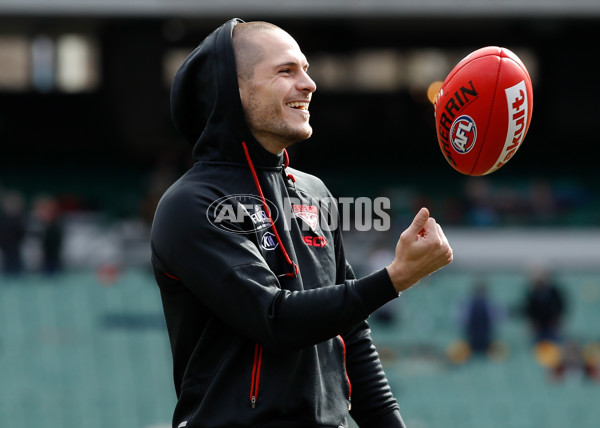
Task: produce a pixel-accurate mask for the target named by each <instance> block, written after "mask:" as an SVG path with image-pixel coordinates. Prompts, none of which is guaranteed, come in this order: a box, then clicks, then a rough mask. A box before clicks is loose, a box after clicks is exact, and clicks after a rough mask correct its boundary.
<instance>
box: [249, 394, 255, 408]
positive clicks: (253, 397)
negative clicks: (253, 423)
mask: <svg viewBox="0 0 600 428" xmlns="http://www.w3.org/2000/svg"><path fill="white" fill-rule="evenodd" d="M250 403H252V408H253V409H255V408H256V397H255V396H252V398H251V399H250Z"/></svg>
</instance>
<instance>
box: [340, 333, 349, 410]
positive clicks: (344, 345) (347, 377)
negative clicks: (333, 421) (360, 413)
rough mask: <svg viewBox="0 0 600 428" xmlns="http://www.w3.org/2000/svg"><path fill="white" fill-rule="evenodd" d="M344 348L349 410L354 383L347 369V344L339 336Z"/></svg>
mask: <svg viewBox="0 0 600 428" xmlns="http://www.w3.org/2000/svg"><path fill="white" fill-rule="evenodd" d="M338 337H339V338H340V342H342V347H343V348H344V374H345V375H346V381H347V382H348V410H351V409H352V383H351V382H350V376H348V370H347V369H346V342H344V338H343V337H342V336H341V335H339V334H338Z"/></svg>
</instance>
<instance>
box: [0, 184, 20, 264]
mask: <svg viewBox="0 0 600 428" xmlns="http://www.w3.org/2000/svg"><path fill="white" fill-rule="evenodd" d="M25 233H26V221H25V202H24V198H23V196H22V195H21V194H20V193H19V192H16V191H11V192H8V193H6V194H5V195H4V196H3V197H2V201H1V204H0V251H1V252H2V258H3V272H4V273H5V274H6V275H19V274H20V273H21V272H22V271H23V258H22V254H21V247H22V244H23V240H24V239H25Z"/></svg>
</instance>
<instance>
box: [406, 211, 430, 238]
mask: <svg viewBox="0 0 600 428" xmlns="http://www.w3.org/2000/svg"><path fill="white" fill-rule="evenodd" d="M427 220H429V210H428V209H427V208H425V207H423V208H421V209H420V210H419V212H418V213H417V215H416V216H415V218H414V219H413V221H412V223H411V225H410V229H411V231H412V232H413V233H415V234H417V233H420V232H421V231H422V230H423V228H424V227H425V224H427Z"/></svg>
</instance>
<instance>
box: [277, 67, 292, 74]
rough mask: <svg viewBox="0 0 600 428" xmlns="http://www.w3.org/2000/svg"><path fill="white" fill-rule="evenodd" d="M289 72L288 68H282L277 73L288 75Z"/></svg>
mask: <svg viewBox="0 0 600 428" xmlns="http://www.w3.org/2000/svg"><path fill="white" fill-rule="evenodd" d="M290 71H291V70H290V69H289V68H283V69H281V70H279V72H280V73H283V74H287V73H289V72H290Z"/></svg>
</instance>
